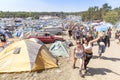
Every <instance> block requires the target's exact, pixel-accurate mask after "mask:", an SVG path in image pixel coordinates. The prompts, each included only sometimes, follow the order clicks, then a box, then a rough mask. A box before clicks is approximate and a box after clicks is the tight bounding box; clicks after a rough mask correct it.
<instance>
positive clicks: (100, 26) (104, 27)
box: [95, 24, 109, 32]
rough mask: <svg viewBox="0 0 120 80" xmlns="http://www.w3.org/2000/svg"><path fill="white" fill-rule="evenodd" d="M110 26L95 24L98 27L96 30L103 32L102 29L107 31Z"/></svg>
mask: <svg viewBox="0 0 120 80" xmlns="http://www.w3.org/2000/svg"><path fill="white" fill-rule="evenodd" d="M108 28H109V27H108V26H106V25H103V24H102V25H99V26H95V29H96V31H98V32H102V31H107V30H108Z"/></svg>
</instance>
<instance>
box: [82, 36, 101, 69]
mask: <svg viewBox="0 0 120 80" xmlns="http://www.w3.org/2000/svg"><path fill="white" fill-rule="evenodd" d="M98 40H99V37H98V38H96V39H93V40H91V41H89V40H88V39H87V38H83V47H84V52H85V60H84V69H85V70H86V68H87V65H88V63H89V61H90V59H91V58H92V56H93V51H92V47H93V46H92V44H93V43H94V42H96V41H98Z"/></svg>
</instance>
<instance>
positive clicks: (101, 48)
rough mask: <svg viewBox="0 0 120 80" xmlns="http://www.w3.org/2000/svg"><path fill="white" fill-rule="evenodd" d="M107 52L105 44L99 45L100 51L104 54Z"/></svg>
mask: <svg viewBox="0 0 120 80" xmlns="http://www.w3.org/2000/svg"><path fill="white" fill-rule="evenodd" d="M104 52H105V46H104V45H99V49H98V53H99V54H102V53H104Z"/></svg>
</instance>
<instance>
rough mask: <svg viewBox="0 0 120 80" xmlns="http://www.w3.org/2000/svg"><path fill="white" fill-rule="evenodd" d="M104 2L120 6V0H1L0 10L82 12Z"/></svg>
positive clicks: (100, 5)
mask: <svg viewBox="0 0 120 80" xmlns="http://www.w3.org/2000/svg"><path fill="white" fill-rule="evenodd" d="M104 3H108V5H110V6H112V8H115V7H119V6H120V0H0V11H28V12H34V11H35V12H61V11H63V12H80V11H85V10H88V8H89V7H92V6H99V7H102V5H103V4H104Z"/></svg>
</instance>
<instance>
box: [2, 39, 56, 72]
mask: <svg viewBox="0 0 120 80" xmlns="http://www.w3.org/2000/svg"><path fill="white" fill-rule="evenodd" d="M54 67H57V65H56V59H55V58H54V57H53V56H52V55H51V54H50V52H49V50H48V49H47V48H46V46H45V45H41V44H38V43H35V42H33V41H30V40H27V39H26V40H21V41H17V42H14V43H13V44H11V45H9V46H8V47H7V48H5V49H4V50H3V51H2V52H0V73H3V72H21V71H36V70H41V69H47V68H54Z"/></svg>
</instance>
